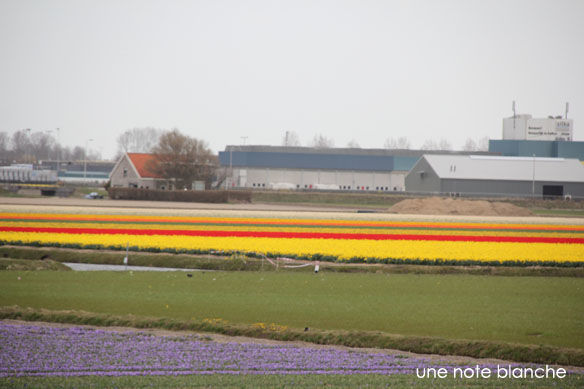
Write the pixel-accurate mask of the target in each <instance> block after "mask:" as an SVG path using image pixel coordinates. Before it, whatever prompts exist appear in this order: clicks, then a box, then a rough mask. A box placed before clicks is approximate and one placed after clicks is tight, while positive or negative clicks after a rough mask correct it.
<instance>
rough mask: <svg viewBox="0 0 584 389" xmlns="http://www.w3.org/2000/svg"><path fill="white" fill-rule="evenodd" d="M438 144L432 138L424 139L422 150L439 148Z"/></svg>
mask: <svg viewBox="0 0 584 389" xmlns="http://www.w3.org/2000/svg"><path fill="white" fill-rule="evenodd" d="M439 149H440V145H438V143H436V141H435V140H434V139H426V140H425V141H424V143H423V144H422V150H439Z"/></svg>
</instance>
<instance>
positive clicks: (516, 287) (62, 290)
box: [0, 271, 584, 349]
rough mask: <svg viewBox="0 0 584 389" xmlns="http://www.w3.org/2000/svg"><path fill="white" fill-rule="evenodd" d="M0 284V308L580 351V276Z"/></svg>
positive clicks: (111, 276) (35, 276)
mask: <svg viewBox="0 0 584 389" xmlns="http://www.w3.org/2000/svg"><path fill="white" fill-rule="evenodd" d="M18 277H20V280H19V279H18ZM0 285H2V286H1V289H0V290H1V293H0V305H2V306H9V305H19V306H21V307H33V308H47V309H52V310H84V311H89V312H97V313H105V314H112V315H126V314H134V315H138V316H152V317H167V318H174V319H180V320H189V319H193V318H194V319H198V320H202V319H205V318H213V319H214V318H221V319H222V320H227V321H228V322H230V323H234V324H240V323H241V324H253V323H257V322H263V323H276V324H278V325H285V326H289V327H293V328H304V327H310V328H319V329H325V330H357V331H359V330H365V331H382V332H385V333H391V334H401V335H415V336H432V337H442V338H448V339H475V340H488V341H503V342H512V343H523V344H544V345H551V346H556V347H568V348H577V349H584V326H583V325H582V323H584V280H583V279H580V278H555V277H549V278H543V277H520V278H519V277H494V276H469V275H411V274H392V275H385V274H332V273H329V274H326V273H319V274H310V273H251V272H204V273H203V272H195V273H194V274H193V277H192V278H188V277H187V276H186V275H185V273H182V272H173V273H149V272H144V273H133V274H131V273H129V272H120V273H117V272H40V271H39V272H18V271H14V272H0Z"/></svg>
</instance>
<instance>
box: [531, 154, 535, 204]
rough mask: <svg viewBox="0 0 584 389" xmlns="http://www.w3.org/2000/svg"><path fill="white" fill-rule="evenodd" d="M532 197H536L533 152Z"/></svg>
mask: <svg viewBox="0 0 584 389" xmlns="http://www.w3.org/2000/svg"><path fill="white" fill-rule="evenodd" d="M531 197H533V198H534V199H535V154H533V177H532V179H531Z"/></svg>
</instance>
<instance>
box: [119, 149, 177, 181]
mask: <svg viewBox="0 0 584 389" xmlns="http://www.w3.org/2000/svg"><path fill="white" fill-rule="evenodd" d="M155 162H156V156H155V155H154V154H146V153H126V154H124V155H123V156H122V157H121V158H120V160H119V161H118V162H117V163H116V165H115V166H114V168H113V170H112V172H111V174H110V184H111V186H112V187H113V188H144V189H161V190H166V189H172V188H171V185H170V184H169V182H168V180H166V179H164V178H162V177H161V176H159V175H158V174H156V173H155V172H153V171H152V166H153V165H154V163H155Z"/></svg>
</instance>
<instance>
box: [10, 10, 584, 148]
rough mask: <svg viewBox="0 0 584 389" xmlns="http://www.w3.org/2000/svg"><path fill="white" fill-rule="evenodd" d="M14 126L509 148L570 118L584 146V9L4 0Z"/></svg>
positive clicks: (77, 133) (76, 138)
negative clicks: (539, 125)
mask: <svg viewBox="0 0 584 389" xmlns="http://www.w3.org/2000/svg"><path fill="white" fill-rule="evenodd" d="M0 56H1V57H0V131H7V132H8V133H9V134H12V133H13V132H14V131H16V130H18V129H23V128H31V129H33V130H34V131H40V130H53V129H55V128H60V129H61V130H60V138H61V139H60V140H61V142H62V143H64V144H66V145H83V144H84V143H85V141H86V140H87V139H88V138H94V139H95V141H94V142H93V143H92V145H91V147H92V148H93V149H94V150H99V151H101V152H102V153H103V155H104V156H105V157H112V156H113V155H114V153H115V151H116V142H115V139H116V137H117V135H118V134H119V133H121V132H122V131H123V130H126V129H129V128H133V127H145V126H153V127H157V128H163V129H170V128H172V127H177V128H179V129H180V130H181V131H183V132H184V133H186V134H188V135H191V136H195V137H198V138H201V139H204V140H206V141H207V142H208V143H209V145H210V146H211V148H212V149H213V150H215V151H218V150H221V149H223V148H224V147H225V145H226V144H240V143H241V142H242V139H241V137H242V136H247V137H248V138H247V144H272V145H278V144H280V143H281V141H282V137H283V134H284V132H285V131H286V130H290V131H296V132H297V133H298V135H299V138H300V140H301V142H302V143H303V144H306V143H308V142H309V141H310V140H311V139H312V137H313V136H314V135H315V134H316V133H321V134H323V135H325V136H327V137H330V138H333V139H334V140H335V145H336V146H341V147H343V146H346V144H347V143H348V142H349V141H350V140H352V139H356V140H357V141H358V142H359V144H360V145H361V146H362V147H382V146H383V142H384V140H385V139H386V138H388V137H399V136H407V137H408V138H409V139H410V141H411V143H412V146H415V147H419V146H420V145H421V144H422V143H423V142H424V141H425V140H426V139H431V138H433V139H435V140H439V139H440V138H446V139H448V140H449V141H450V143H451V144H452V145H453V146H455V147H456V148H460V147H461V146H462V144H463V143H464V141H465V140H466V138H468V137H471V138H474V139H479V138H481V137H484V136H488V137H490V138H492V139H500V138H501V132H502V124H501V122H502V118H503V117H505V116H509V115H511V114H512V112H511V102H512V100H516V101H517V107H518V112H519V113H531V114H533V115H534V116H536V117H546V116H547V115H550V114H553V115H560V114H563V112H564V107H565V102H566V101H569V102H570V112H569V115H568V116H569V117H571V118H573V119H574V128H575V139H576V140H584V1H579V0H573V1H568V0H564V1H562V0H549V1H536V0H526V1H513V0H505V1H486V0H480V1H473V0H459V1H435V0H428V1H390V0H387V1H374V0H355V1H319V0H315V1H303V0H290V1H275V0H266V1H246V0H233V1H221V0H209V1H197V0H192V1H172V0H169V1H152V0H136V1H130V0H100V1H83V0H70V1H67V0H62V1H51V0H38V1H30V0H0Z"/></svg>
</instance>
